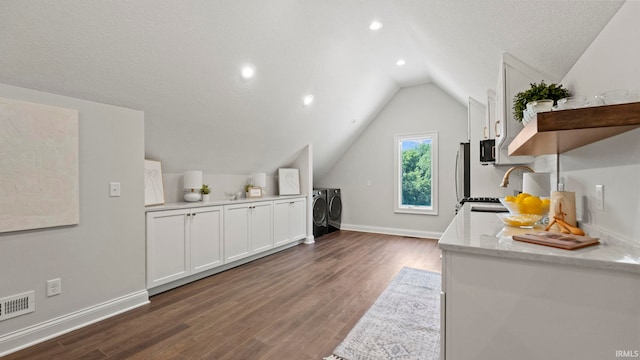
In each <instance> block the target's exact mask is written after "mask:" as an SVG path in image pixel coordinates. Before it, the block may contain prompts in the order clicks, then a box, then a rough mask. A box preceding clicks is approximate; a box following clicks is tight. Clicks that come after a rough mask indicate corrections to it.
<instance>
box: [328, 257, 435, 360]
mask: <svg viewBox="0 0 640 360" xmlns="http://www.w3.org/2000/svg"><path fill="white" fill-rule="evenodd" d="M439 350H440V274H437V273H433V272H429V271H426V270H419V269H413V268H408V267H404V268H402V269H401V270H400V272H399V273H398V275H396V277H395V278H394V279H393V280H392V281H391V283H390V284H389V286H388V287H387V289H386V290H385V291H384V292H383V293H382V295H380V297H378V299H377V300H376V302H375V303H374V304H373V305H372V306H371V308H370V309H369V310H367V312H366V313H365V314H364V316H363V317H362V318H361V319H360V320H359V321H358V323H357V324H356V325H355V326H354V328H353V329H351V332H349V334H348V335H347V337H346V338H345V339H344V340H343V341H342V343H340V345H338V347H337V348H336V349H335V350H334V352H333V355H332V356H330V357H327V358H325V360H339V359H343V360H365V359H366V360H377V359H402V360H417V359H421V360H437V359H438V357H439Z"/></svg>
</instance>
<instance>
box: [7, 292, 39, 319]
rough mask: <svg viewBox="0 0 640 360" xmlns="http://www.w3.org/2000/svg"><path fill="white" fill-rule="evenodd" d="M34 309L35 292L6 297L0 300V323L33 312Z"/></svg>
mask: <svg viewBox="0 0 640 360" xmlns="http://www.w3.org/2000/svg"><path fill="white" fill-rule="evenodd" d="M35 309H36V303H35V292H33V291H29V292H26V293H22V294H18V295H13V296H7V297H5V298H2V299H0V321H3V320H7V319H11V318H13V317H16V316H20V315H24V314H28V313H30V312H34V311H35Z"/></svg>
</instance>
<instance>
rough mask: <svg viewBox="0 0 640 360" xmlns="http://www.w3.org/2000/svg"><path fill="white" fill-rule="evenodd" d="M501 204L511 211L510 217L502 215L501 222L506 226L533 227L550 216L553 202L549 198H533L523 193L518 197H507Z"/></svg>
mask: <svg viewBox="0 0 640 360" xmlns="http://www.w3.org/2000/svg"><path fill="white" fill-rule="evenodd" d="M500 202H501V203H502V205H504V207H506V208H507V209H508V210H509V215H507V214H502V216H500V220H502V222H503V223H504V224H505V225H509V226H515V227H531V226H533V225H534V224H536V223H537V222H539V221H540V220H542V219H543V218H544V217H546V216H547V215H548V214H549V206H550V205H551V201H550V200H549V198H548V197H542V198H541V197H538V196H532V195H530V194H527V193H521V194H518V195H517V196H505V197H503V198H500Z"/></svg>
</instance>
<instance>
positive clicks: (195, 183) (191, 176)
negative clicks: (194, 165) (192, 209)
mask: <svg viewBox="0 0 640 360" xmlns="http://www.w3.org/2000/svg"><path fill="white" fill-rule="evenodd" d="M182 188H183V189H184V201H188V202H194V201H200V188H202V171H199V170H192V171H185V173H184V178H183V186H182Z"/></svg>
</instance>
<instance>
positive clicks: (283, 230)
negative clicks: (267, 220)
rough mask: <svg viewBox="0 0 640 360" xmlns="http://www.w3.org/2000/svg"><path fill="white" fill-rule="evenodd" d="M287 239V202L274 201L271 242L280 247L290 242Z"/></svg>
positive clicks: (288, 238)
mask: <svg viewBox="0 0 640 360" xmlns="http://www.w3.org/2000/svg"><path fill="white" fill-rule="evenodd" d="M290 240H291V239H290V237H289V201H276V202H274V204H273V242H274V245H275V246H280V245H284V244H286V243H288V242H289V241H290Z"/></svg>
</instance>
